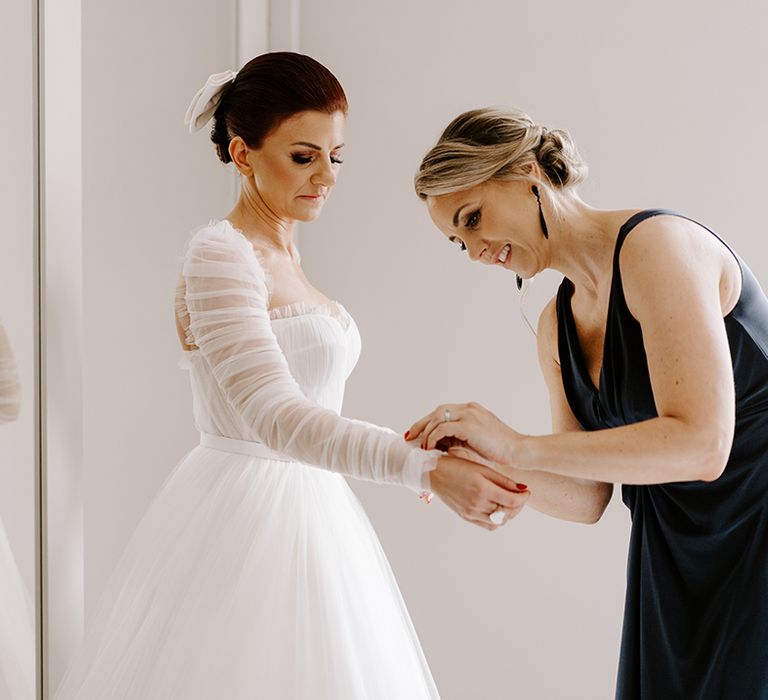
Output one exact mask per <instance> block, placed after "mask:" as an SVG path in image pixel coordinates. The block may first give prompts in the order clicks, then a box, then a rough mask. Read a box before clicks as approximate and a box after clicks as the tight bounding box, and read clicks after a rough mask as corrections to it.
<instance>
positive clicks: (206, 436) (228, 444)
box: [200, 432, 293, 462]
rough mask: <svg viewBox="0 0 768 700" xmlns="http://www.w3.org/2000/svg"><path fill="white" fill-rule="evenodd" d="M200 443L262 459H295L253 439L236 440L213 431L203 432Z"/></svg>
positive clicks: (283, 460) (285, 460)
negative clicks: (214, 433) (213, 433)
mask: <svg viewBox="0 0 768 700" xmlns="http://www.w3.org/2000/svg"><path fill="white" fill-rule="evenodd" d="M200 444H201V445H202V446H203V447H209V448H211V449H214V450H221V451H223V452H234V453H236V454H241V455H250V456H251V457H261V458H262V459H276V460H279V461H280V462H291V461H293V460H291V459H290V458H288V457H286V456H285V455H281V454H280V453H279V452H275V451H274V450H271V449H269V447H267V446H266V445H264V444H262V443H260V442H253V441H251V440H236V439H235V438H228V437H224V436H223V435H212V434H211V433H202V432H201V433H200Z"/></svg>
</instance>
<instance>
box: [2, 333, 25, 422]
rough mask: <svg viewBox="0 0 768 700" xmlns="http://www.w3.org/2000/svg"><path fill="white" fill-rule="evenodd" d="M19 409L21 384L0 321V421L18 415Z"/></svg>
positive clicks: (9, 345) (5, 420)
mask: <svg viewBox="0 0 768 700" xmlns="http://www.w3.org/2000/svg"><path fill="white" fill-rule="evenodd" d="M20 410H21V384H20V382H19V373H18V370H17V369H16V362H15V360H14V357H13V350H12V349H11V343H10V341H9V340H8V336H7V335H6V334H5V329H4V328H3V325H2V323H0V423H9V422H11V421H13V420H16V418H18V417H19V412H20Z"/></svg>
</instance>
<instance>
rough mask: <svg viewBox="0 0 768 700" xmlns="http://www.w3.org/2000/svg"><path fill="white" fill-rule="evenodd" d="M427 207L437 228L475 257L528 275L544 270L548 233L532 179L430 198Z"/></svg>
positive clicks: (494, 184) (477, 187)
mask: <svg viewBox="0 0 768 700" xmlns="http://www.w3.org/2000/svg"><path fill="white" fill-rule="evenodd" d="M427 208H428V211H429V215H430V217H431V219H432V221H433V222H434V224H435V225H436V226H437V228H439V229H440V231H442V232H443V234H444V235H445V236H446V237H447V238H448V240H450V241H451V242H452V243H455V244H456V245H457V246H459V247H460V248H461V249H462V250H466V251H467V254H468V255H469V257H470V259H471V260H475V261H480V262H482V263H485V264H486V265H499V266H501V267H503V268H504V269H505V270H510V271H511V272H515V273H517V274H518V275H520V277H523V278H530V277H533V275H535V274H536V273H537V272H539V270H540V269H542V267H543V265H542V261H543V259H544V257H543V252H544V251H543V250H542V249H543V245H542V242H543V240H544V237H543V236H542V234H541V229H540V223H539V218H538V204H537V202H536V198H535V196H534V195H533V192H532V190H531V185H530V183H527V182H502V181H498V180H491V181H489V182H486V183H483V184H482V185H478V186H476V187H472V188H470V189H467V190H462V191H461V192H454V193H451V194H443V195H439V196H430V197H427Z"/></svg>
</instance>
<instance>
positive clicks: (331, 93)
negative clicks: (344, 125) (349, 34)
mask: <svg viewBox="0 0 768 700" xmlns="http://www.w3.org/2000/svg"><path fill="white" fill-rule="evenodd" d="M306 111H315V112H325V113H326V114H333V113H334V112H343V113H344V114H346V113H347V97H346V95H345V94H344V89H343V88H342V87H341V84H340V83H339V81H338V80H337V79H336V77H335V76H334V75H333V73H331V71H329V70H328V69H327V68H326V67H325V66H324V65H322V64H321V63H318V62H317V61H316V60H315V59H314V58H310V57H309V56H304V55H303V54H299V53H293V52H291V51H276V52H273V53H265V54H262V55H261V56H256V58H253V59H251V60H250V61H248V63H246V64H245V65H244V66H243V67H242V68H241V69H240V71H239V72H238V73H237V76H236V77H235V79H234V81H233V82H232V83H230V84H229V85H228V86H227V87H226V88H225V89H224V91H223V93H222V97H221V101H220V102H219V104H218V106H217V107H216V111H215V112H214V115H213V129H211V141H213V143H214V144H215V145H216V152H217V153H218V156H219V159H220V160H221V161H222V162H223V163H229V162H231V160H232V159H231V158H230V157H229V142H230V141H231V140H232V138H233V137H235V136H239V137H240V138H242V139H243V141H245V143H246V144H248V146H249V147H250V148H261V146H262V144H263V143H264V139H265V138H266V137H267V135H268V134H269V133H270V132H271V131H272V130H273V129H275V128H276V127H277V126H279V125H280V123H281V122H283V121H284V120H285V119H288V118H289V117H292V116H294V115H295V114H298V113H299V112H306Z"/></svg>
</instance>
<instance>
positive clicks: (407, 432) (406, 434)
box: [404, 430, 411, 440]
mask: <svg viewBox="0 0 768 700" xmlns="http://www.w3.org/2000/svg"><path fill="white" fill-rule="evenodd" d="M410 434H411V431H410V430H406V431H405V435H404V437H405V439H406V440H407V439H408V436H409V435H410Z"/></svg>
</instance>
